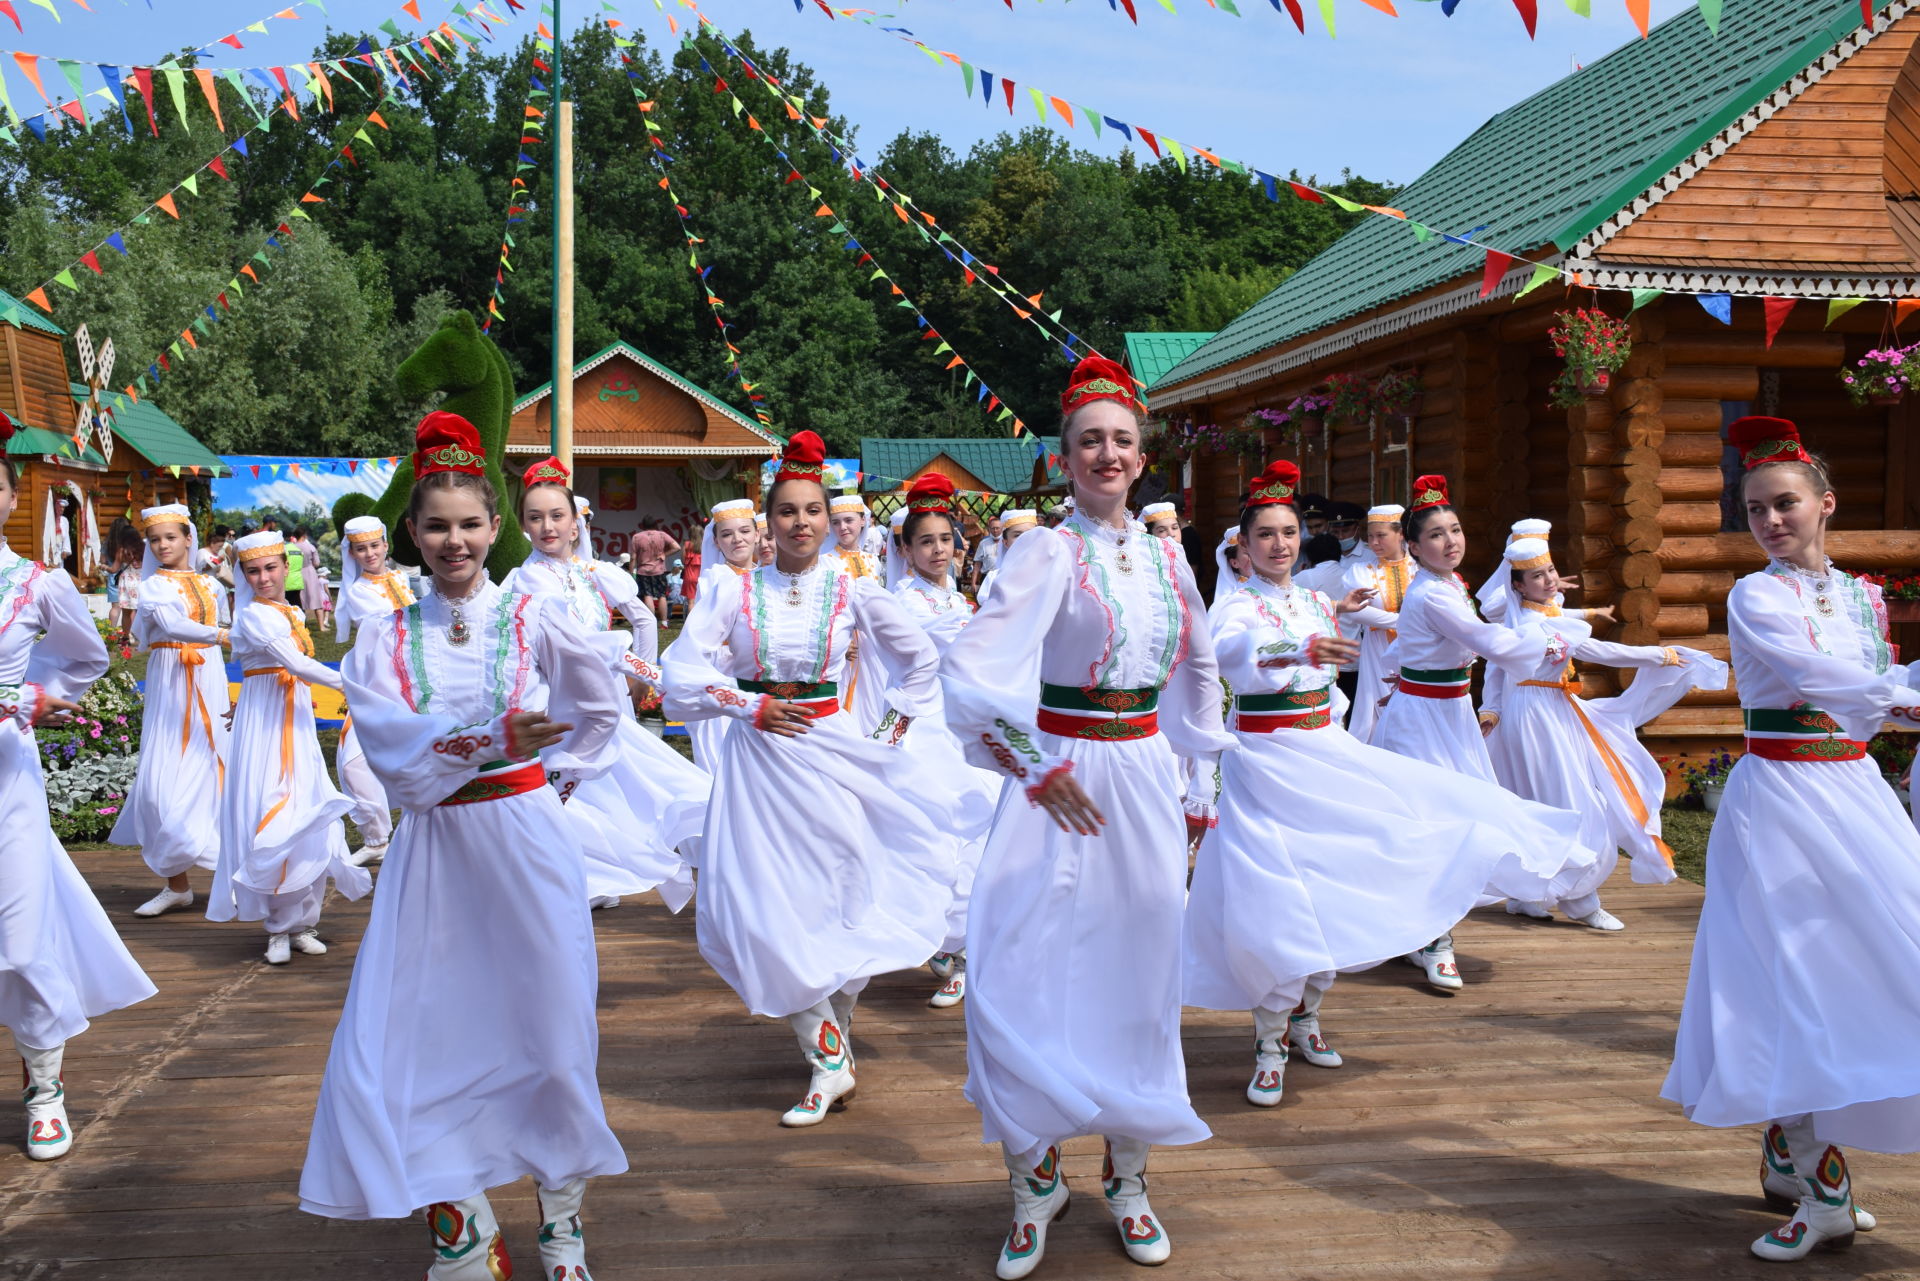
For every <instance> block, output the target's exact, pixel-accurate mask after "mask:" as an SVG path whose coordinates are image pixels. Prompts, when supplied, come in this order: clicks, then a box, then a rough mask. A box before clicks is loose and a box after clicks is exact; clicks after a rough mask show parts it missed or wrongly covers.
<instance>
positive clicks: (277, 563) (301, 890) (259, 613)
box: [207, 533, 373, 965]
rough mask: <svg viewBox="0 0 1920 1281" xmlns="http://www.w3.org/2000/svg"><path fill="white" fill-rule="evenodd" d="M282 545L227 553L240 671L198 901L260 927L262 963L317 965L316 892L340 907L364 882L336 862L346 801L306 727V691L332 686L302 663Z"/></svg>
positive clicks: (306, 639) (261, 543)
mask: <svg viewBox="0 0 1920 1281" xmlns="http://www.w3.org/2000/svg"><path fill="white" fill-rule="evenodd" d="M287 554H288V545H287V544H286V543H285V542H283V541H281V538H280V535H278V534H272V533H268V534H250V535H248V536H247V537H245V538H242V539H241V540H240V541H239V542H237V543H235V544H234V559H235V562H236V566H237V568H238V570H239V577H238V579H237V580H236V581H235V583H234V610H233V615H234V621H233V660H234V662H236V663H238V664H239V666H240V671H241V684H240V701H239V702H238V703H237V704H235V705H234V716H233V730H232V736H231V738H230V739H229V750H228V752H227V783H226V787H225V788H224V789H223V790H222V792H221V795H220V861H219V864H218V865H217V866H216V867H215V868H214V871H213V888H212V889H211V890H210V891H208V893H207V919H208V920H210V921H233V920H241V921H261V922H263V923H264V925H265V928H266V931H267V964H269V965H285V964H286V963H287V962H288V961H289V960H290V959H292V955H293V953H294V952H299V953H301V954H303V955H305V956H324V955H325V954H326V951H327V945H326V944H325V943H323V942H321V941H320V932H319V926H320V905H321V902H322V900H323V899H324V898H325V897H326V890H327V882H328V881H329V880H331V881H332V882H333V886H334V888H335V889H337V890H339V891H340V893H341V894H342V895H343V896H345V897H346V898H349V899H357V898H361V897H363V896H365V895H366V893H367V892H368V891H369V890H371V889H372V888H373V878H372V877H371V876H369V875H368V874H367V871H366V869H365V868H363V867H361V866H360V865H359V864H357V863H353V862H350V861H349V860H348V857H347V833H346V828H345V825H344V824H343V823H342V822H341V821H340V820H341V816H342V815H344V814H346V813H347V811H348V810H349V809H351V808H352V802H351V801H349V800H348V799H347V798H346V797H345V796H343V795H342V794H341V793H340V792H339V791H338V790H336V789H335V787H334V786H333V783H332V780H330V779H329V778H328V776H327V762H326V758H325V757H324V756H322V755H321V753H320V740H319V737H318V736H317V735H316V734H315V732H314V727H313V696H312V695H311V694H309V693H308V692H307V691H308V689H309V688H310V687H312V686H316V685H317V686H321V687H323V688H326V689H336V690H337V689H339V688H340V684H341V682H340V673H339V672H337V671H335V670H334V669H333V668H331V667H328V666H327V665H326V664H324V663H321V662H317V661H315V659H314V657H313V637H312V636H311V635H310V634H309V633H308V631H307V620H306V617H305V616H304V615H303V614H302V613H301V611H299V610H297V609H295V608H294V607H293V606H292V605H290V604H288V603H287V596H286V576H287Z"/></svg>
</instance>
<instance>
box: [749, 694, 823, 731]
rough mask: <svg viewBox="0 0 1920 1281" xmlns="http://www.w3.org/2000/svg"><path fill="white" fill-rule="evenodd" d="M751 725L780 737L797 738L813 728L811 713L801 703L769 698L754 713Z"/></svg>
mask: <svg viewBox="0 0 1920 1281" xmlns="http://www.w3.org/2000/svg"><path fill="white" fill-rule="evenodd" d="M753 726H754V728H755V729H760V730H765V731H766V732H767V733H769V734H778V735H779V736H780V737H781V738H797V737H799V736H800V735H802V734H805V733H806V732H807V731H809V730H811V729H812V728H813V713H812V712H809V711H808V710H807V708H806V706H805V705H804V704H802V703H789V702H786V701H784V700H782V699H778V698H770V699H768V700H767V701H766V702H765V703H763V704H761V706H760V710H759V711H758V712H757V713H755V714H754V718H753Z"/></svg>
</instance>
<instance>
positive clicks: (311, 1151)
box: [300, 411, 627, 1281]
mask: <svg viewBox="0 0 1920 1281" xmlns="http://www.w3.org/2000/svg"><path fill="white" fill-rule="evenodd" d="M413 477H414V479H413V487H412V491H411V494H410V495H409V498H408V504H407V528H408V532H409V533H410V534H411V535H412V537H413V541H414V543H415V545H416V546H418V547H419V549H420V556H421V561H422V564H423V566H424V567H425V569H426V571H427V572H428V573H429V574H430V575H431V576H432V580H433V587H432V591H431V592H429V593H428V594H427V595H426V596H425V597H424V598H422V599H421V600H419V601H417V602H415V603H414V604H412V605H409V606H407V607H406V608H405V609H403V610H398V611H396V612H394V613H391V614H388V615H387V616H385V617H380V618H369V619H364V620H362V622H361V626H360V634H359V638H358V639H357V640H356V641H355V643H354V647H353V649H352V651H351V652H350V653H349V654H348V655H347V657H346V661H345V662H344V663H343V664H342V667H341V674H342V676H343V677H344V678H345V682H346V693H347V702H348V704H349V705H350V706H351V707H352V708H353V717H354V723H355V725H356V727H357V729H358V730H359V733H360V736H361V741H362V743H363V745H364V748H365V751H366V754H367V759H368V761H370V762H371V763H372V765H373V769H374V771H375V772H376V773H377V774H378V775H379V776H380V778H381V781H382V782H383V783H384V784H385V785H386V787H387V791H388V794H389V795H391V796H392V797H393V798H394V800H395V801H396V802H397V803H398V804H399V805H400V807H401V809H402V810H404V811H405V814H406V817H405V818H404V819H402V821H401V824H400V827H399V829H398V830H397V831H396V832H395V833H394V838H393V843H392V846H391V848H390V849H389V850H388V853H387V859H386V865H385V867H384V868H382V870H381V874H380V892H379V894H377V895H375V896H374V901H373V912H372V915H371V917H370V918H369V920H368V922H367V930H366V935H365V937H364V938H363V939H362V940H361V943H360V949H359V954H358V956H357V957H356V958H355V960H354V966H353V980H352V982H351V984H350V985H349V986H348V989H347V998H346V1005H345V1007H344V1008H343V1009H342V1011H341V1014H340V1024H339V1027H338V1028H336V1029H335V1031H334V1035H333V1043H332V1045H331V1047H330V1049H329V1050H328V1054H327V1066H326V1072H325V1075H324V1076H323V1078H322V1080H321V1083H320V1097H319V1101H318V1103H317V1105H316V1107H315V1110H314V1118H313V1134H312V1138H311V1139H310V1141H309V1143H308V1148H307V1159H306V1165H305V1168H304V1169H303V1171H302V1173H301V1177H300V1205H301V1208H302V1209H304V1210H306V1211H307V1212H308V1213H310V1214H318V1215H323V1216H326V1217H328V1218H335V1219H390V1218H405V1217H408V1216H410V1215H413V1214H416V1213H421V1212H422V1211H424V1217H425V1219H426V1226H427V1235H428V1242H427V1243H428V1245H429V1248H430V1251H431V1254H430V1258H431V1260H432V1262H431V1266H430V1267H429V1269H428V1271H427V1276H428V1278H429V1279H430V1281H465V1279H466V1278H470V1277H476V1276H508V1275H511V1273H512V1271H513V1267H512V1264H511V1262H510V1261H509V1259H508V1257H507V1250H506V1243H505V1240H504V1238H503V1236H502V1235H501V1232H500V1225H499V1222H498V1220H497V1219H496V1218H495V1217H494V1213H493V1208H492V1206H491V1204H490V1203H489V1202H488V1200H487V1195H486V1193H487V1189H488V1188H489V1187H492V1186H495V1185H498V1184H502V1183H512V1182H514V1181H515V1180H517V1179H520V1178H522V1177H523V1176H526V1175H532V1176H533V1179H534V1183H535V1187H536V1189H537V1192H538V1204H539V1208H540V1220H541V1225H540V1232H539V1250H540V1266H539V1268H538V1269H537V1270H538V1272H539V1273H540V1275H541V1276H543V1277H556V1276H563V1277H580V1276H585V1275H586V1274H587V1266H586V1239H585V1234H584V1229H583V1226H582V1222H581V1206H582V1202H583V1200H584V1198H585V1195H586V1181H587V1179H589V1178H592V1177H594V1176H597V1175H607V1174H618V1173H620V1172H621V1171H623V1170H625V1169H626V1168H627V1160H626V1156H625V1154H624V1152H623V1151H622V1150H621V1146H620V1141H619V1139H618V1138H616V1137H615V1136H614V1133H613V1131H612V1130H611V1129H609V1128H608V1126H607V1121H606V1113H605V1109H604V1108H603V1106H602V1104H601V1099H600V1087H599V1082H598V1080H597V1077H596V1074H595V1063H596V1060H597V1058H598V1056H599V1027H598V1023H597V1021H596V1018H595V1013H594V999H595V994H596V990H597V987H598V969H597V960H596V958H595V955H594V940H593V923H592V918H591V916H590V914H589V912H588V909H587V893H586V883H585V880H584V874H583V870H582V865H583V861H584V856H583V853H582V851H581V848H580V843H579V841H578V839H577V838H576V837H575V836H574V834H573V826H572V824H571V823H570V822H569V820H568V819H567V817H566V812H565V810H564V809H563V808H562V798H563V797H564V796H566V795H568V794H570V793H571V792H573V791H574V790H575V789H577V787H578V786H579V784H580V783H581V782H582V781H583V780H585V779H587V778H592V777H595V776H597V775H599V774H601V773H603V772H605V771H606V770H607V769H608V768H609V767H610V766H611V764H612V756H613V753H615V752H616V751H617V750H618V748H617V742H618V729H619V723H620V718H621V716H622V715H623V714H624V713H623V704H624V702H625V694H624V691H623V690H622V689H621V688H620V685H619V684H618V682H617V681H616V679H615V677H614V674H613V671H612V668H611V667H610V666H609V665H608V663H607V662H606V660H605V657H604V655H602V654H601V653H600V652H598V651H597V650H596V648H595V646H594V643H593V641H592V638H591V637H589V636H588V635H587V634H586V633H585V632H584V631H583V630H582V629H581V628H580V626H579V625H578V624H577V623H575V622H574V621H573V618H572V616H571V615H570V614H569V613H568V612H567V609H566V607H565V605H564V603H563V602H561V601H559V600H557V599H555V598H554V597H552V596H528V595H523V594H521V593H518V592H509V591H504V590H502V589H501V588H499V587H496V586H495V585H494V584H493V583H491V582H489V581H488V579H487V571H486V562H487V555H488V553H489V552H490V551H491V550H492V547H493V544H494V541H495V540H496V539H497V538H498V537H499V533H500V516H499V507H498V502H499V499H498V496H497V495H496V494H495V492H494V489H493V486H492V485H491V484H490V483H489V482H488V480H487V477H486V455H485V452H484V449H483V447H482V445H481V442H480V433H479V432H478V431H477V430H476V429H475V428H474V426H473V424H472V423H470V422H468V421H467V420H466V419H464V418H462V417H460V416H459V415H458V414H453V413H449V412H446V411H437V412H435V413H431V414H428V415H427V416H426V417H425V418H424V419H422V420H421V423H420V426H419V428H418V430H417V431H416V433H415V447H414V453H413Z"/></svg>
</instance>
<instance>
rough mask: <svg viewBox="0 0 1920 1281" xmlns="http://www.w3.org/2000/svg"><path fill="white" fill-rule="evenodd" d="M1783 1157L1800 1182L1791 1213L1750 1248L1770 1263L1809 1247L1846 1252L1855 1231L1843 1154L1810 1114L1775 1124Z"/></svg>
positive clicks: (1810, 1249) (1803, 1255)
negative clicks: (1819, 1133) (1818, 1134)
mask: <svg viewBox="0 0 1920 1281" xmlns="http://www.w3.org/2000/svg"><path fill="white" fill-rule="evenodd" d="M1780 1129H1781V1131H1782V1137H1783V1138H1784V1139H1785V1140H1786V1148H1787V1155H1788V1157H1789V1159H1790V1160H1791V1161H1792V1162H1793V1169H1794V1175H1795V1178H1796V1180H1797V1181H1798V1182H1799V1184H1800V1202H1799V1204H1798V1205H1797V1206H1796V1207H1795V1208H1794V1212H1793V1217H1792V1218H1791V1219H1789V1220H1787V1221H1786V1222H1785V1223H1783V1224H1781V1225H1780V1226H1779V1227H1777V1228H1775V1229H1774V1230H1773V1231H1771V1232H1769V1233H1767V1234H1766V1235H1765V1236H1763V1237H1761V1238H1760V1239H1759V1240H1758V1241H1755V1242H1754V1243H1753V1252H1754V1253H1755V1254H1756V1255H1758V1256H1759V1257H1761V1258H1763V1259H1769V1260H1772V1261H1775V1262H1782V1263H1786V1262H1794V1261H1797V1260H1800V1259H1804V1258H1806V1257H1807V1256H1808V1255H1809V1254H1812V1253H1814V1252H1815V1251H1838V1250H1846V1249H1849V1248H1851V1247H1852V1245H1853V1235H1854V1233H1855V1232H1857V1231H1858V1230H1859V1227H1858V1224H1857V1223H1856V1222H1855V1220H1854V1213H1853V1180H1852V1179H1851V1178H1850V1177H1848V1174H1847V1158H1846V1156H1845V1154H1843V1153H1842V1152H1841V1151H1840V1149H1839V1148H1837V1147H1834V1146H1833V1145H1832V1144H1822V1143H1821V1142H1820V1141H1819V1140H1818V1139H1817V1138H1815V1137H1814V1133H1813V1118H1812V1117H1810V1116H1800V1117H1796V1118H1795V1119H1793V1120H1791V1121H1784V1122H1781V1123H1780Z"/></svg>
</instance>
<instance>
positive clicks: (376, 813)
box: [334, 570, 413, 846]
mask: <svg viewBox="0 0 1920 1281" xmlns="http://www.w3.org/2000/svg"><path fill="white" fill-rule="evenodd" d="M411 604H413V592H412V591H410V590H409V589H408V587H407V576H406V575H405V574H402V573H400V572H399V571H397V570H388V571H387V572H386V573H384V574H355V575H352V576H350V577H349V578H348V579H347V583H346V586H345V588H344V589H343V590H342V591H341V593H340V604H339V608H338V610H337V611H336V613H337V614H338V616H339V619H340V625H341V627H342V628H343V629H350V628H352V627H354V626H355V625H356V624H360V623H364V622H365V621H366V620H368V619H372V618H383V617H385V616H386V615H389V614H391V613H393V611H394V610H396V609H405V608H406V607H407V606H409V605H411ZM342 634H343V635H344V634H345V632H344V631H343V633H342ZM334 761H335V764H336V765H337V767H338V768H339V771H340V790H341V791H343V792H345V793H346V794H347V799H348V800H349V801H351V802H353V808H352V809H351V810H349V811H348V813H347V816H348V817H349V818H351V819H352V820H353V825H354V826H355V827H357V828H359V829H360V839H361V840H362V841H363V842H364V843H365V844H367V845H372V846H380V845H385V844H386V843H387V842H388V841H389V840H391V839H393V806H392V805H391V804H390V803H389V802H388V801H387V789H386V788H384V787H382V786H381V785H380V780H379V778H378V777H377V776H375V774H374V772H373V767H372V766H371V765H369V764H367V754H366V753H365V752H363V751H361V750H360V735H359V734H358V733H357V732H355V730H354V727H353V713H352V711H351V709H349V711H348V713H347V723H346V724H345V725H344V726H342V727H341V729H340V746H339V749H338V750H337V751H336V753H335V755H334Z"/></svg>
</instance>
